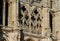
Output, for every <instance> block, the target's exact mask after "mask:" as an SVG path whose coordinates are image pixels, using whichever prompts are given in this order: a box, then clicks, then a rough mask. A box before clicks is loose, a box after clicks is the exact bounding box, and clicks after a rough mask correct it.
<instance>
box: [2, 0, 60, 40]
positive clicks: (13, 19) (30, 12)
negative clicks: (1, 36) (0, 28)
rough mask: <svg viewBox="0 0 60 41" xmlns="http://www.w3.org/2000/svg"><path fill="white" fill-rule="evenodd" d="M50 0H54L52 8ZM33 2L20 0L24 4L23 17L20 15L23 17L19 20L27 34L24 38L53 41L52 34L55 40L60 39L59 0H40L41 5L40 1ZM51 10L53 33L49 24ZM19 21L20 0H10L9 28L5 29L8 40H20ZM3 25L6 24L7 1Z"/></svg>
mask: <svg viewBox="0 0 60 41" xmlns="http://www.w3.org/2000/svg"><path fill="white" fill-rule="evenodd" d="M25 1H26V0H25ZM50 1H52V4H51V5H52V8H50ZM31 2H32V0H28V3H25V2H20V3H22V4H21V5H23V6H21V5H20V6H21V8H20V14H22V15H21V16H22V18H21V16H20V18H21V19H20V20H19V21H22V22H21V23H20V24H19V26H20V28H21V29H23V32H24V35H25V37H24V40H26V39H29V38H31V39H32V40H34V41H53V40H52V39H51V37H50V35H51V34H52V35H53V39H54V40H56V41H60V28H59V27H60V11H59V10H58V9H57V6H58V5H57V0H41V1H40V2H38V3H39V4H40V5H39V6H38V5H37V4H38V3H36V4H34V5H32V4H33V3H31ZM35 5H36V6H35ZM35 10H36V11H35ZM50 11H51V14H52V22H53V23H52V25H53V31H52V32H53V33H51V29H50V26H49V12H50ZM26 16H27V18H26ZM37 20H39V21H37ZM19 21H18V0H8V28H7V29H6V30H5V33H6V35H7V36H8V37H5V38H6V41H18V39H17V37H18V33H19V30H18V22H19ZM24 23H25V24H24ZM3 25H4V26H5V1H4V11H3ZM21 25H22V26H21ZM25 32H26V34H25ZM30 34H31V35H30ZM37 37H38V38H37ZM19 38H20V37H19ZM26 41H27V40H26Z"/></svg>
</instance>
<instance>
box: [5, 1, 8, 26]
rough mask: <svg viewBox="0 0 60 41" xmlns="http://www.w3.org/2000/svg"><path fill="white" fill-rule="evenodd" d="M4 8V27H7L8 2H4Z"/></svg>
mask: <svg viewBox="0 0 60 41" xmlns="http://www.w3.org/2000/svg"><path fill="white" fill-rule="evenodd" d="M5 6H6V7H5V26H8V2H6V4H5Z"/></svg>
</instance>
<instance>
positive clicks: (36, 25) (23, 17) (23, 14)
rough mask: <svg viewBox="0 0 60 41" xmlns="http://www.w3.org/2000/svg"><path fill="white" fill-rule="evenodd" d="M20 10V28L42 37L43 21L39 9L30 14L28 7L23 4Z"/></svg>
mask: <svg viewBox="0 0 60 41" xmlns="http://www.w3.org/2000/svg"><path fill="white" fill-rule="evenodd" d="M19 8H20V9H19V23H20V26H21V27H20V28H22V29H24V30H23V31H26V32H29V33H33V34H39V35H40V34H41V30H40V28H41V27H42V26H41V21H42V19H41V17H40V13H39V11H38V9H39V8H34V9H33V10H32V12H29V11H28V10H29V9H28V8H27V6H25V5H23V4H21V5H20V7H19Z"/></svg>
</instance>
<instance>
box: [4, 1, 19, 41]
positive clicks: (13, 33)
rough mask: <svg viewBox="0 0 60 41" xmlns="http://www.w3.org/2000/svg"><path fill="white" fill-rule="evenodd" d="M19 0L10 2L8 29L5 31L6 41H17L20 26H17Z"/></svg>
mask: <svg viewBox="0 0 60 41" xmlns="http://www.w3.org/2000/svg"><path fill="white" fill-rule="evenodd" d="M17 2H18V0H8V27H7V28H5V29H4V31H5V34H6V35H7V36H6V37H5V39H6V41H17V37H18V31H19V29H18V26H17V14H18V11H17V10H18V8H17V7H18V4H17Z"/></svg>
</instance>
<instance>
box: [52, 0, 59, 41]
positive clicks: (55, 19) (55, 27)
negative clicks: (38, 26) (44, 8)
mask: <svg viewBox="0 0 60 41" xmlns="http://www.w3.org/2000/svg"><path fill="white" fill-rule="evenodd" d="M57 3H58V0H53V4H52V5H53V7H52V16H53V36H54V38H53V39H54V40H55V41H60V10H58V9H57V8H58V5H57ZM59 9H60V8H59Z"/></svg>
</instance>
